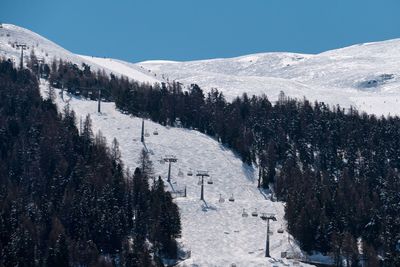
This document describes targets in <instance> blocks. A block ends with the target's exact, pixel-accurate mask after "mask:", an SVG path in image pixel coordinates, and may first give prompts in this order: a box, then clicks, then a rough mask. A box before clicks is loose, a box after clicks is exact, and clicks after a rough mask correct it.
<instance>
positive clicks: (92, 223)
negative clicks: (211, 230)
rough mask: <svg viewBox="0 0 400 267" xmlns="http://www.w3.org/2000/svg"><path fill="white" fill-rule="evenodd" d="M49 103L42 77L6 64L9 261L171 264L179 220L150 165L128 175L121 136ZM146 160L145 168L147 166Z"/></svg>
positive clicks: (2, 166)
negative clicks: (108, 137) (79, 122)
mask: <svg viewBox="0 0 400 267" xmlns="http://www.w3.org/2000/svg"><path fill="white" fill-rule="evenodd" d="M75 120H76V119H75V114H74V112H73V111H71V110H69V109H68V108H66V109H65V110H64V112H63V114H59V113H58V112H57V109H56V106H55V105H54V104H53V103H52V99H51V97H50V98H49V99H47V100H42V98H41V97H40V94H39V88H38V83H37V79H36V76H34V75H33V74H32V72H31V71H29V70H27V69H24V70H16V69H14V68H13V65H12V63H11V62H10V61H1V62H0V266H52V267H53V266H139V267H142V266H162V264H161V258H175V257H176V254H177V244H176V242H175V238H176V237H178V236H179V235H180V218H179V213H178V208H177V206H176V205H175V204H174V203H173V202H172V198H171V195H170V194H169V193H168V192H165V191H164V184H163V182H162V180H161V179H160V180H154V182H152V183H151V186H150V185H149V179H153V177H152V166H151V161H150V160H149V159H148V156H147V155H146V153H144V152H143V153H142V155H141V157H142V160H141V161H140V162H141V165H142V166H139V168H137V169H136V170H135V172H134V174H129V173H128V172H127V171H126V170H125V168H124V166H123V164H122V162H121V158H120V152H119V146H118V142H117V140H115V139H114V141H113V145H112V147H111V148H108V147H107V146H106V141H105V138H104V137H102V135H101V133H99V134H97V135H96V136H94V135H93V133H92V130H91V120H90V117H87V118H86V120H85V122H84V123H83V127H82V128H83V130H82V132H81V133H80V132H79V131H78V129H77V128H76V126H75V124H76V121H75ZM144 165H145V166H144Z"/></svg>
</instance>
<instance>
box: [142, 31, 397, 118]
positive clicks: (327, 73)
mask: <svg viewBox="0 0 400 267" xmlns="http://www.w3.org/2000/svg"><path fill="white" fill-rule="evenodd" d="M399 51H400V39H395V40H389V41H384V42H376V43H366V44H359V45H354V46H350V47H346V48H342V49H337V50H332V51H328V52H324V53H321V54H317V55H305V54H294V53H262V54H254V55H248V56H241V57H236V58H226V59H210V60H199V61H189V62H163V61H145V62H141V63H138V64H137V65H139V66H142V67H144V68H146V69H149V70H151V71H152V72H153V73H157V74H158V75H164V76H165V77H169V79H173V80H179V81H180V82H182V83H184V84H185V83H197V84H199V85H200V86H201V87H202V88H206V89H210V88H213V87H214V88H218V89H220V90H222V91H223V92H224V94H225V95H226V96H227V98H228V99H232V98H234V97H236V96H237V95H241V94H242V93H243V92H247V93H248V94H250V95H251V94H262V93H265V94H266V95H267V96H268V97H269V98H270V99H271V100H276V99H277V97H278V95H279V92H280V91H281V90H282V91H284V92H285V93H286V95H289V96H291V97H296V98H300V99H301V98H303V96H305V97H307V98H308V99H310V100H318V101H324V102H326V103H329V104H331V105H335V104H340V105H342V106H345V107H348V106H349V105H353V106H355V107H357V108H358V109H360V110H363V111H367V112H369V113H374V114H377V115H381V114H384V115H387V114H388V113H391V114H399V113H400V107H399V105H398V99H399V98H400V52H399Z"/></svg>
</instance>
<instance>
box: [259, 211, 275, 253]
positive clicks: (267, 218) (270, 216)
mask: <svg viewBox="0 0 400 267" xmlns="http://www.w3.org/2000/svg"><path fill="white" fill-rule="evenodd" d="M260 218H261V219H262V220H264V221H267V241H266V244H265V257H271V256H270V255H269V235H270V233H269V221H270V220H272V221H274V222H276V217H275V215H274V214H271V213H270V214H266V213H265V214H262V215H261V217H260Z"/></svg>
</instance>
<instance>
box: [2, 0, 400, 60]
mask: <svg viewBox="0 0 400 267" xmlns="http://www.w3.org/2000/svg"><path fill="white" fill-rule="evenodd" d="M0 21H1V22H3V23H12V24H16V25H19V26H22V27H25V28H28V29H30V30H33V31H35V32H37V33H39V34H41V35H43V36H45V37H47V38H48V39H50V40H52V41H54V42H56V43H58V44H60V45H61V46H63V47H64V48H66V49H68V50H70V51H72V52H75V53H80V54H85V55H92V56H104V57H113V58H119V59H124V60H127V61H132V62H137V61H142V60H147V59H170V60H192V59H205V58H215V57H232V56H239V55H244V54H250V53H256V52H272V51H289V52H300V53H318V52H321V51H325V50H329V49H333V48H339V47H343V46H347V45H351V44H355V43H361V42H371V41H379V40H385V39H392V38H399V37H400V0H158V1H156V0H140V1H139V0H93V1H92V0H37V1H35V0H0Z"/></svg>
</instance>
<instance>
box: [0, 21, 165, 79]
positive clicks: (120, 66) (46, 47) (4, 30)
mask: <svg viewBox="0 0 400 267" xmlns="http://www.w3.org/2000/svg"><path fill="white" fill-rule="evenodd" d="M16 43H19V44H26V45H27V47H28V49H27V50H26V51H25V52H24V58H25V59H27V58H28V57H29V54H30V52H31V50H34V52H35V55H36V56H38V57H41V58H43V59H44V61H45V62H46V63H51V62H52V61H53V59H62V60H64V61H69V62H72V63H75V64H77V65H78V66H81V65H82V63H85V64H87V65H89V66H91V68H92V69H93V70H104V71H105V72H106V73H114V74H115V75H118V76H121V75H124V76H126V77H128V78H131V79H134V80H137V81H140V82H148V83H156V82H159V80H158V79H157V78H155V77H154V75H153V76H151V75H148V74H146V73H145V71H140V67H136V66H131V67H126V66H125V63H123V62H120V61H118V60H111V59H103V58H93V57H85V56H79V55H76V54H73V53H72V52H70V51H68V50H66V49H64V48H62V47H60V46H59V45H57V44H55V43H53V42H51V41H49V40H48V39H46V38H43V37H42V36H40V35H38V34H36V33H34V32H32V31H30V30H27V29H24V28H21V27H18V26H15V25H11V24H2V27H1V28H0V57H5V58H11V59H12V60H13V61H14V62H16V63H19V60H20V56H21V51H20V50H19V49H18V48H17V47H15V44H16ZM105 62H107V63H105ZM126 64H128V63H126Z"/></svg>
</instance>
